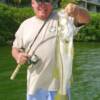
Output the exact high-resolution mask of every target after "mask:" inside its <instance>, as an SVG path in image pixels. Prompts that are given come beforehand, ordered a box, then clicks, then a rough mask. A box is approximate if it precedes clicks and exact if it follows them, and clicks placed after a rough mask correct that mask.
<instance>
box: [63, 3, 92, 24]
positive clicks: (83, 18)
mask: <svg viewBox="0 0 100 100" xmlns="http://www.w3.org/2000/svg"><path fill="white" fill-rule="evenodd" d="M65 11H66V12H67V14H68V15H69V16H71V17H74V22H75V23H78V24H87V23H89V22H90V16H89V13H88V11H87V10H86V9H84V8H81V7H79V6H78V5H75V4H73V3H69V4H68V5H67V6H66V7H65Z"/></svg>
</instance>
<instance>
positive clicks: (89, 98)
mask: <svg viewBox="0 0 100 100" xmlns="http://www.w3.org/2000/svg"><path fill="white" fill-rule="evenodd" d="M15 66H16V63H15V62H14V60H13V59H12V57H11V48H9V47H0V100H25V93H26V85H25V84H26V81H25V76H26V72H25V71H24V72H23V69H25V68H23V69H21V70H20V73H19V74H18V75H17V77H16V80H15V81H10V79H9V77H10V75H11V73H12V71H13V70H14V68H15ZM25 70H26V69H25ZM22 73H23V74H22ZM73 77H74V81H73V83H72V89H71V91H72V100H100V43H76V44H75V56H74V64H73ZM9 91H10V92H9Z"/></svg>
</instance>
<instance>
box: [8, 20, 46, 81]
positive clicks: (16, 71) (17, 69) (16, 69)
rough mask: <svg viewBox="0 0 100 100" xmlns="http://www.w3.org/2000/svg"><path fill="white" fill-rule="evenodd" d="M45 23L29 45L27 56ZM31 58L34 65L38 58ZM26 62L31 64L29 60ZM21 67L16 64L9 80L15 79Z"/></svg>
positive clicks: (34, 56)
mask: <svg viewBox="0 0 100 100" xmlns="http://www.w3.org/2000/svg"><path fill="white" fill-rule="evenodd" d="M46 22H47V20H45V22H44V23H43V25H42V27H41V28H40V30H39V31H38V33H37V35H36V36H35V39H34V40H33V42H32V43H31V45H30V46H29V49H28V50H27V52H26V53H27V54H28V53H29V52H30V50H31V48H32V46H33V45H34V43H35V41H36V39H37V38H38V36H39V34H40V32H41V30H42V29H43V27H44V25H45V24H46ZM32 58H33V59H34V61H33V63H36V62H37V61H38V60H39V59H38V57H37V56H36V55H33V57H32ZM28 62H31V59H29V60H28ZM21 66H22V64H18V65H17V66H16V68H15V70H14V71H13V73H12V75H11V77H10V79H11V80H14V79H15V77H16V75H17V73H18V72H19V70H20V68H21Z"/></svg>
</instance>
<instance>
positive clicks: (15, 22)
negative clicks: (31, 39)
mask: <svg viewBox="0 0 100 100" xmlns="http://www.w3.org/2000/svg"><path fill="white" fill-rule="evenodd" d="M32 15H33V11H32V9H31V8H27V7H25V8H16V7H10V6H7V5H4V4H0V23H1V24H0V45H3V44H6V43H8V42H10V41H11V40H12V39H13V38H14V33H15V31H16V30H17V28H18V27H19V25H20V23H21V22H22V21H23V20H25V19H27V18H29V17H31V16H32Z"/></svg>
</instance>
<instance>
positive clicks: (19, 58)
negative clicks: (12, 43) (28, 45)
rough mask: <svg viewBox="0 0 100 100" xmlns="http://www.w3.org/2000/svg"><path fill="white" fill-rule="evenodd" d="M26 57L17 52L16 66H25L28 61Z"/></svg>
mask: <svg viewBox="0 0 100 100" xmlns="http://www.w3.org/2000/svg"><path fill="white" fill-rule="evenodd" d="M28 58H29V57H28V55H27V54H26V53H24V52H19V54H18V56H17V60H16V61H17V63H18V64H25V63H27V61H28Z"/></svg>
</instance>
